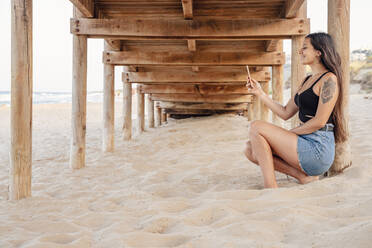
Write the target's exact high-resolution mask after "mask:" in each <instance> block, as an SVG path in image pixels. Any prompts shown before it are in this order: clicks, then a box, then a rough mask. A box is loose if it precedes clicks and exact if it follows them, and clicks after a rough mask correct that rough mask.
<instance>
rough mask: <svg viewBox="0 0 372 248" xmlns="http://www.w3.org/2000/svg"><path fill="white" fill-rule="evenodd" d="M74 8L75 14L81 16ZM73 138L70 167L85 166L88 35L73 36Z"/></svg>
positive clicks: (78, 167)
mask: <svg viewBox="0 0 372 248" xmlns="http://www.w3.org/2000/svg"><path fill="white" fill-rule="evenodd" d="M80 15H81V14H80V13H79V12H78V10H77V9H76V8H74V16H80ZM72 61H73V62H72V75H73V78H72V116H71V123H72V139H71V153H70V167H71V168H72V169H80V168H83V167H85V134H86V108H87V106H86V104H87V37H86V36H80V35H79V36H77V35H74V36H73V56H72Z"/></svg>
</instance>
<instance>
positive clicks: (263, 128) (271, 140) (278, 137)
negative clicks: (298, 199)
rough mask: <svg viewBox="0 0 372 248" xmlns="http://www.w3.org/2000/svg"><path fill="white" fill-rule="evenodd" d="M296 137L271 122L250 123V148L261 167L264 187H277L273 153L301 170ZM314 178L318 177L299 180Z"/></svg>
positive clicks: (304, 180) (311, 178) (305, 179)
mask: <svg viewBox="0 0 372 248" xmlns="http://www.w3.org/2000/svg"><path fill="white" fill-rule="evenodd" d="M297 139H298V137H297V135H296V134H294V133H292V132H290V131H288V130H286V129H284V128H281V127H278V126H275V125H273V124H271V123H267V122H264V121H253V122H252V123H251V127H250V140H251V144H252V147H251V149H252V152H253V154H255V157H256V160H257V162H258V164H259V165H260V167H261V170H262V173H263V176H264V184H265V187H277V184H276V180H275V174H274V158H273V153H274V154H276V155H277V156H278V157H280V158H282V160H284V161H285V163H287V164H288V165H289V166H291V167H293V168H295V169H297V170H299V171H302V168H301V167H300V165H299V161H298V155H297ZM304 174H305V173H304ZM305 175H306V174H305ZM316 179H318V177H309V176H307V178H304V179H302V181H301V182H302V183H305V182H307V181H313V180H316Z"/></svg>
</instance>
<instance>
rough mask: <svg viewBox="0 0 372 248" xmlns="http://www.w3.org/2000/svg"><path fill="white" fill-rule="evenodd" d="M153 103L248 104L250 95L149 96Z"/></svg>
mask: <svg viewBox="0 0 372 248" xmlns="http://www.w3.org/2000/svg"><path fill="white" fill-rule="evenodd" d="M151 99H152V100H154V101H164V102H200V103H249V102H251V99H252V96H251V95H212V96H202V95H195V94H151Z"/></svg>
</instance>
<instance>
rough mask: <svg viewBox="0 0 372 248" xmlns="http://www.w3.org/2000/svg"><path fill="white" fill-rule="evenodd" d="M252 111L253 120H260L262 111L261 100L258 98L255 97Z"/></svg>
mask: <svg viewBox="0 0 372 248" xmlns="http://www.w3.org/2000/svg"><path fill="white" fill-rule="evenodd" d="M252 109H253V115H252V116H253V120H260V118H261V109H260V99H259V98H257V96H253V99H252Z"/></svg>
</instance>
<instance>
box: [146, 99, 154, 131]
mask: <svg viewBox="0 0 372 248" xmlns="http://www.w3.org/2000/svg"><path fill="white" fill-rule="evenodd" d="M146 108H147V116H148V123H149V124H148V126H149V128H153V127H154V125H155V120H154V101H153V100H151V99H150V94H146Z"/></svg>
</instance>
